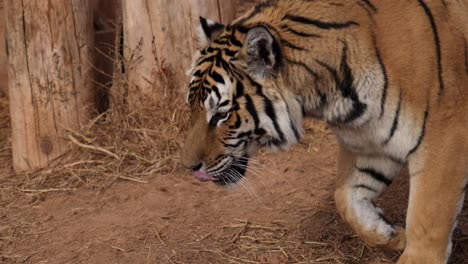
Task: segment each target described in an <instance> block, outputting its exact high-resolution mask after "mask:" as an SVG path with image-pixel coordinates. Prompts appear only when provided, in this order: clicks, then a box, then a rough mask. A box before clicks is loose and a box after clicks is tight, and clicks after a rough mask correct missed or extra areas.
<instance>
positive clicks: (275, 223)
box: [0, 80, 468, 264]
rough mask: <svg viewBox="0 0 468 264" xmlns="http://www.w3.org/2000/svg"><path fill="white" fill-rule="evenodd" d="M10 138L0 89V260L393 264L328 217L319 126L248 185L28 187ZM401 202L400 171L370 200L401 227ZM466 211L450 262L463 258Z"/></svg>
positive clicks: (266, 156)
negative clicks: (381, 193) (19, 172)
mask: <svg viewBox="0 0 468 264" xmlns="http://www.w3.org/2000/svg"><path fill="white" fill-rule="evenodd" d="M1 83H2V80H0V85H1ZM0 90H1V89H0ZM10 133H11V132H10V127H9V119H8V103H7V99H6V97H5V96H4V95H1V94H0V263H163V264H165V263H168V264H180V263H200V264H201V263H203V264H205V263H267V264H280V263H392V262H395V261H396V260H397V259H398V256H399V254H400V252H395V251H390V250H384V249H378V248H377V249H375V248H369V247H367V246H366V245H365V244H364V243H363V242H362V241H361V240H360V239H359V238H358V237H357V236H356V235H355V233H354V232H352V230H351V229H350V228H349V227H348V226H347V225H346V224H345V223H344V222H343V221H342V220H341V219H340V217H339V215H337V212H336V210H335V206H334V202H333V199H332V195H333V190H334V179H335V163H336V152H337V145H336V142H335V139H334V136H333V135H332V134H331V132H330V131H329V130H328V129H327V128H326V127H325V126H324V125H322V124H319V123H315V122H308V123H307V125H306V137H305V139H304V141H303V142H302V143H301V144H300V145H298V146H296V147H294V148H293V149H291V150H290V151H288V152H282V153H261V154H260V155H259V157H257V161H256V162H254V163H255V164H253V163H252V167H251V168H252V169H251V171H250V172H249V173H248V175H247V178H248V179H249V190H247V189H246V188H242V187H239V188H235V189H225V188H219V187H217V186H215V185H214V184H212V183H200V182H198V181H197V180H196V179H194V178H192V177H191V176H190V175H189V174H188V173H187V172H186V171H184V170H182V169H177V170H176V171H175V172H173V173H169V174H159V173H154V174H152V175H150V176H148V177H147V178H145V179H144V180H141V181H140V182H135V181H128V180H125V179H119V180H115V181H112V182H111V183H110V184H107V185H93V184H86V183H84V184H80V185H71V186H70V185H66V184H63V185H62V184H61V183H60V184H57V185H56V186H50V185H49V186H47V188H42V189H41V188H29V187H25V186H29V185H27V183H28V182H29V181H31V180H32V178H33V177H34V175H15V174H14V173H13V170H12V165H11V146H10V145H11V144H10V139H9V137H10V136H9V135H10ZM93 177H100V175H93ZM407 199H408V176H407V174H406V173H405V172H403V173H402V175H401V176H400V177H398V178H397V180H396V181H395V183H394V184H393V185H392V186H391V187H390V188H389V190H388V191H387V192H386V193H385V195H384V196H383V197H382V198H381V199H380V200H379V201H378V204H379V205H380V206H382V207H383V208H384V209H385V214H386V216H387V217H388V218H389V220H391V221H393V222H395V223H399V224H401V225H404V219H405V209H406V206H407ZM467 205H468V201H467V200H465V209H464V210H463V212H462V213H461V215H460V222H459V225H458V228H457V229H456V230H455V233H454V238H453V241H454V252H453V254H452V258H451V263H468V262H467V261H466V259H468V209H466V207H467Z"/></svg>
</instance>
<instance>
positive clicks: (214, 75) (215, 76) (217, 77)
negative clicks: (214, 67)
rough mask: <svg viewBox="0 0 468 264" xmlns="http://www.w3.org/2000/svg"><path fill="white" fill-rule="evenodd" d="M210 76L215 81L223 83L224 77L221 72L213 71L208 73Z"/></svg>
mask: <svg viewBox="0 0 468 264" xmlns="http://www.w3.org/2000/svg"><path fill="white" fill-rule="evenodd" d="M210 76H211V78H213V80H214V81H215V82H217V83H222V84H224V78H223V76H221V74H219V73H217V72H215V71H213V72H212V73H211V74H210Z"/></svg>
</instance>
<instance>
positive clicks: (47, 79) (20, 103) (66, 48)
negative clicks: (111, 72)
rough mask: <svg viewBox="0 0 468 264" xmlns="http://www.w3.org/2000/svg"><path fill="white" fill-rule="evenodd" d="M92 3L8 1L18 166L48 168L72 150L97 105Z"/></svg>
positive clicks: (20, 168)
mask: <svg viewBox="0 0 468 264" xmlns="http://www.w3.org/2000/svg"><path fill="white" fill-rule="evenodd" d="M89 1H91V0H67V1H63V0H49V1H42V0H41V1H38V0H33V1H29V0H5V10H6V14H7V32H8V36H7V39H8V47H9V57H8V60H9V95H10V113H11V120H12V121H11V122H12V133H13V136H12V148H13V166H14V168H15V170H16V171H17V172H20V171H29V170H33V169H37V168H42V167H46V166H48V165H50V164H51V162H52V161H54V160H55V159H56V158H57V157H59V156H60V155H61V154H63V153H64V152H65V151H66V150H67V140H66V139H65V135H64V134H65V132H66V131H67V129H71V130H74V131H79V129H80V127H81V124H83V123H85V122H86V121H87V119H88V118H89V105H90V102H92V93H91V91H92V79H93V76H92V72H93V71H92V66H91V65H92V63H93V59H92V52H93V50H92V49H93V25H92V14H93V12H92V10H91V5H90V2H89Z"/></svg>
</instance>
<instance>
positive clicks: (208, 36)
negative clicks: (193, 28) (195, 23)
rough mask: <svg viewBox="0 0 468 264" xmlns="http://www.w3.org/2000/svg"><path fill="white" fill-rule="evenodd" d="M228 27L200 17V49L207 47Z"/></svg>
mask: <svg viewBox="0 0 468 264" xmlns="http://www.w3.org/2000/svg"><path fill="white" fill-rule="evenodd" d="M225 28H226V26H224V25H223V24H220V23H218V22H215V21H213V20H210V19H206V18H204V17H200V26H199V28H198V46H199V48H200V49H203V48H205V47H207V46H208V45H209V44H210V42H211V41H213V40H214V39H216V38H217V37H218V36H219V35H221V33H223V31H224V29H225Z"/></svg>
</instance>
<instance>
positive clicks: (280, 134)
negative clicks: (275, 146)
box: [262, 94, 284, 143]
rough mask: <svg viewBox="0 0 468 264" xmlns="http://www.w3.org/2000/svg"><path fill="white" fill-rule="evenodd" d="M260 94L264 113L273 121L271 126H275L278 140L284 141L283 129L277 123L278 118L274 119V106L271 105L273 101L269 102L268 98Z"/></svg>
mask: <svg viewBox="0 0 468 264" xmlns="http://www.w3.org/2000/svg"><path fill="white" fill-rule="evenodd" d="M262 96H263V103H264V104H265V113H266V114H267V116H268V117H269V118H270V119H271V121H272V122H273V126H274V127H275V130H276V133H277V134H278V137H279V140H280V142H281V143H282V142H284V134H283V131H281V127H280V126H279V124H278V120H277V119H276V111H275V108H274V107H273V103H272V102H271V100H270V99H268V98H267V97H266V96H264V95H263V94H262Z"/></svg>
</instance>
